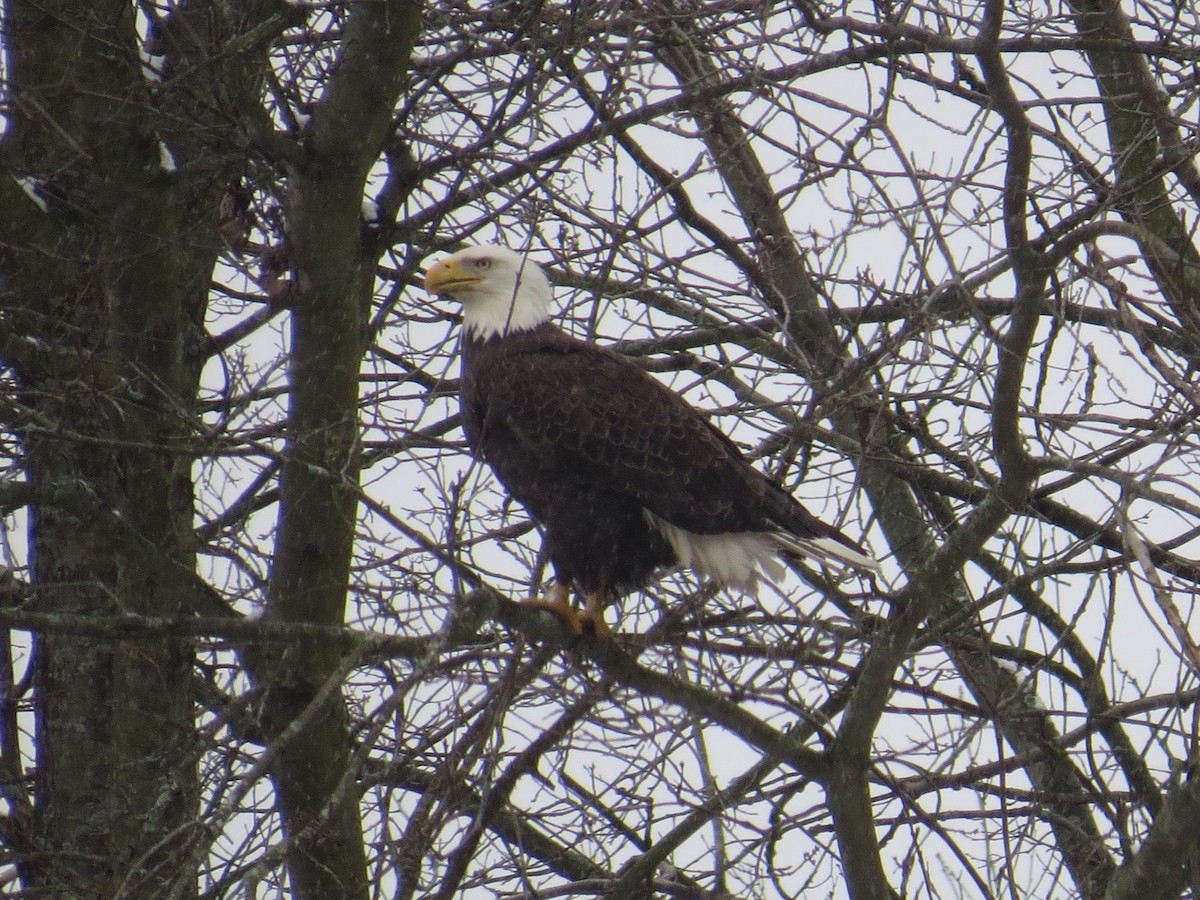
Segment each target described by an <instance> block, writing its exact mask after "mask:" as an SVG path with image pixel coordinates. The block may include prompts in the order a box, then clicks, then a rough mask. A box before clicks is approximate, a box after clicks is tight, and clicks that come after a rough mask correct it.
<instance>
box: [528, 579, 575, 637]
mask: <svg viewBox="0 0 1200 900" xmlns="http://www.w3.org/2000/svg"><path fill="white" fill-rule="evenodd" d="M521 605H522V606H525V607H530V608H532V609H542V610H545V611H546V612H548V613H550V614H551V615H552V616H554V617H555V618H556V619H558V620H560V621H561V622H562V623H563V625H565V626H566V627H567V631H568V632H570V634H571V635H572V636H573V637H578V636H579V635H581V634H583V632H584V626H583V620H582V618H581V617H580V615H579V613H577V612H575V609H574V607H572V606H571V589H570V588H569V587H567V586H566V585H562V584H555V585H554V587H552V588H550V592H549V594H548V595H547V596H546V597H526V598H525V599H524V600H522V601H521Z"/></svg>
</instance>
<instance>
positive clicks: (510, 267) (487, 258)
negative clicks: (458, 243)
mask: <svg viewBox="0 0 1200 900" xmlns="http://www.w3.org/2000/svg"><path fill="white" fill-rule="evenodd" d="M425 290H427V291H429V292H430V293H431V294H440V295H442V296H445V297H451V298H453V299H455V300H457V301H458V302H460V303H461V304H462V305H463V327H465V328H466V329H467V332H468V333H469V334H471V335H472V336H474V337H479V338H489V337H493V336H495V335H504V334H508V333H509V332H512V331H524V330H526V329H529V328H533V327H535V326H537V325H540V324H542V322H545V321H546V320H547V319H548V318H549V317H550V282H549V280H548V279H547V278H546V273H545V272H543V271H542V267H541V266H539V265H538V264H537V263H535V262H534V261H533V260H531V259H527V258H526V257H524V256H522V255H521V254H520V253H515V252H514V251H512V250H509V249H508V248H507V247H498V246H496V245H494V244H484V245H482V246H479V247H468V248H467V249H466V250H459V251H458V252H457V253H455V254H453V255H451V256H447V257H446V258H445V259H442V260H438V261H437V262H436V263H434V264H433V265H432V266H430V267H429V271H428V272H427V273H426V274H425Z"/></svg>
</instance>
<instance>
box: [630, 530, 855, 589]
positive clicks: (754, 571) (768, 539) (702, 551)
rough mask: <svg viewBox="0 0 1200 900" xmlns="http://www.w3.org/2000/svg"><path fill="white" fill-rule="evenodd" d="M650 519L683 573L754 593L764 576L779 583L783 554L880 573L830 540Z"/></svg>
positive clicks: (782, 574)
mask: <svg viewBox="0 0 1200 900" xmlns="http://www.w3.org/2000/svg"><path fill="white" fill-rule="evenodd" d="M643 514H644V516H645V518H646V521H647V522H649V523H650V525H651V526H653V527H654V528H655V529H657V530H658V532H659V533H660V534H661V535H662V536H663V537H664V538H666V539H667V543H669V544H670V545H671V548H672V549H673V550H674V551H675V557H676V558H677V559H678V560H679V567H680V568H682V569H694V570H695V571H697V572H700V573H701V574H703V575H708V576H710V577H712V578H714V579H716V580H717V581H719V582H720V583H721V584H724V585H728V586H729V587H734V588H739V589H740V590H744V591H749V592H753V591H754V590H755V589H756V588H757V587H758V582H759V580H760V579H761V578H763V577H766V579H767V580H768V581H771V582H774V583H776V584H778V583H780V582H781V581H782V580H783V577H784V574H785V572H786V570H785V569H784V567H783V564H782V563H781V562H780V561H779V554H780V553H781V552H788V553H794V554H797V555H799V556H806V557H809V558H811V559H816V560H819V561H821V562H824V563H832V564H833V565H836V566H839V567H845V566H851V567H853V568H856V569H866V570H869V571H872V572H877V571H879V563H877V562H876V561H875V560H873V559H871V558H870V557H868V556H864V555H863V554H861V553H859V552H857V551H856V550H852V549H850V548H849V547H847V546H845V545H844V544H842V543H840V542H838V541H835V540H833V539H832V538H797V537H795V536H793V535H790V534H786V533H783V532H770V531H741V532H731V533H728V534H696V533H695V532H691V531H685V530H684V529H682V528H680V527H678V526H676V525H672V524H671V523H670V522H667V521H665V520H664V519H660V518H659V517H658V516H656V515H654V514H653V513H652V512H650V511H649V510H644V511H643Z"/></svg>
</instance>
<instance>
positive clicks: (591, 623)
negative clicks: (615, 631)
mask: <svg viewBox="0 0 1200 900" xmlns="http://www.w3.org/2000/svg"><path fill="white" fill-rule="evenodd" d="M579 624H580V626H581V627H582V628H583V631H582V633H583V634H591V635H593V636H595V637H598V638H604V639H607V638H610V637H612V629H611V628H609V627H608V623H607V622H605V621H604V616H603V615H602V614H600V613H596V614H593V613H592V612H591V611H589V610H584V611H583V612H582V613H580V614H579Z"/></svg>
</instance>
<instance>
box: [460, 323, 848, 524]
mask: <svg viewBox="0 0 1200 900" xmlns="http://www.w3.org/2000/svg"><path fill="white" fill-rule="evenodd" d="M474 380H475V396H474V397H473V398H471V402H473V403H474V404H476V408H475V409H474V410H473V413H472V415H473V417H474V419H475V421H476V423H477V424H476V428H475V431H476V433H475V434H474V435H473V440H472V442H473V444H474V445H475V446H476V447H477V449H478V450H479V451H480V453H481V454H482V455H483V456H484V458H485V459H486V460H487V461H488V462H489V463H490V464H491V465H492V466H493V468H495V469H496V471H497V473H498V474H499V475H500V477H501V480H503V481H504V482H505V484H506V485H507V486H508V487H509V489H510V490H511V491H513V493H514V494H515V495H517V496H518V498H519V499H522V500H525V499H527V498H526V497H522V496H521V495H522V493H525V490H524V487H525V485H528V484H531V481H532V479H533V478H537V479H538V480H541V479H553V481H554V483H556V484H564V483H565V484H570V483H572V482H574V483H580V482H583V483H586V484H587V485H588V486H589V488H595V487H597V486H599V487H603V488H607V489H610V490H612V491H615V492H619V493H621V494H623V495H626V496H628V497H630V498H631V499H633V500H635V501H636V502H637V503H639V504H641V505H642V506H643V507H644V508H645V509H647V510H649V511H650V512H651V513H653V514H654V515H655V516H657V517H659V518H661V519H663V520H665V521H667V522H669V523H671V524H672V525H675V526H676V527H679V528H682V529H685V530H687V531H690V532H694V533H697V534H721V533H728V532H740V531H761V530H769V529H775V528H780V527H782V528H784V529H786V530H788V531H791V532H792V533H793V534H797V535H799V536H803V537H807V536H827V535H830V534H831V533H832V534H836V532H835V531H834V530H833V529H831V528H828V527H827V526H825V525H823V523H821V522H819V521H818V520H817V519H815V518H814V517H812V516H811V515H809V514H808V513H807V511H805V510H804V509H803V508H802V507H801V506H800V505H799V504H797V503H796V502H795V501H794V500H792V498H791V497H790V496H788V495H787V494H786V493H785V492H784V491H782V490H781V489H779V488H777V487H776V486H775V485H773V484H771V483H770V482H769V481H768V480H767V479H766V478H765V477H764V476H762V475H761V474H760V473H758V472H757V471H755V470H754V469H753V468H751V466H750V465H749V464H748V463H747V462H746V461H745V460H744V459H743V458H742V456H741V454H740V453H739V451H738V450H737V448H736V447H735V445H734V444H733V442H732V441H730V440H729V439H728V438H727V437H726V436H725V435H724V434H722V433H721V432H720V431H719V430H717V429H716V428H715V427H714V426H712V425H711V424H710V423H709V422H708V421H707V420H706V419H705V418H704V417H703V416H702V415H701V414H700V413H699V412H697V411H696V410H695V409H693V408H692V407H691V406H690V405H689V404H688V403H687V402H686V401H685V400H684V399H683V398H682V397H680V396H679V395H678V394H676V393H675V392H674V391H672V390H671V389H669V388H668V387H666V386H665V385H663V384H661V383H660V382H658V381H656V380H655V379H654V378H652V377H651V376H649V375H648V374H646V373H645V372H644V371H642V370H641V369H640V368H638V367H637V366H636V365H634V364H633V363H631V362H630V361H628V360H626V359H625V358H623V357H621V356H618V355H617V354H615V353H612V352H610V351H608V350H605V349H603V348H600V347H596V346H594V345H591V344H586V343H584V342H582V341H577V340H575V339H574V338H570V337H568V336H566V335H562V334H561V333H559V334H558V335H556V338H555V339H554V340H551V341H547V342H544V343H542V344H541V345H534V346H529V347H526V348H520V349H518V348H514V351H513V352H511V353H507V354H505V355H504V356H503V358H501V359H498V360H496V361H495V362H494V363H493V364H492V365H489V366H487V368H486V369H485V371H482V372H479V373H477V374H476V376H475V379H474ZM469 418H470V417H469ZM517 447H519V448H520V449H519V451H517V452H514V451H516V448H517ZM518 454H519V459H518V458H516V457H518Z"/></svg>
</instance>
